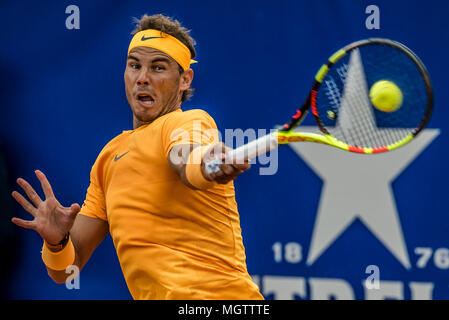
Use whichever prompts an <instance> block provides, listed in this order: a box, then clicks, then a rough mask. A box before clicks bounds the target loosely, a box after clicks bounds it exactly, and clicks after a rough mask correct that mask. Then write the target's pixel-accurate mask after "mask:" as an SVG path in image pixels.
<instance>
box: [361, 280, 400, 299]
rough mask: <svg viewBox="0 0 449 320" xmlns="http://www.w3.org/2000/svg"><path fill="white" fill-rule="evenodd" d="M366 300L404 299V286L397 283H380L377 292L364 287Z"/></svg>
mask: <svg viewBox="0 0 449 320" xmlns="http://www.w3.org/2000/svg"><path fill="white" fill-rule="evenodd" d="M365 299H366V300H385V299H390V300H391V299H395V300H402V299H404V284H403V283H402V282H399V281H380V285H379V289H378V290H371V289H368V288H366V287H365Z"/></svg>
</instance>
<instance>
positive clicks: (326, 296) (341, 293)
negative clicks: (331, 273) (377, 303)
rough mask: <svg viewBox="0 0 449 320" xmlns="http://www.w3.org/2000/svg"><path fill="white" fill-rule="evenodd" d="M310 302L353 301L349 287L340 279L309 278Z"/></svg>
mask: <svg viewBox="0 0 449 320" xmlns="http://www.w3.org/2000/svg"><path fill="white" fill-rule="evenodd" d="M309 284H310V299H311V300H354V299H355V297H354V291H353V290H352V287H351V285H350V284H349V283H348V282H347V281H345V280H342V279H323V278H321V279H319V278H310V279H309Z"/></svg>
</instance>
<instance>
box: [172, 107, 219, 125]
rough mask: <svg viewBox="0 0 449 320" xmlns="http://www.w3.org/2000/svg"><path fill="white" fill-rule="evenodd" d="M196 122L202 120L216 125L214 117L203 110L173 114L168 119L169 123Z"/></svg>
mask: <svg viewBox="0 0 449 320" xmlns="http://www.w3.org/2000/svg"><path fill="white" fill-rule="evenodd" d="M194 120H202V121H207V122H212V123H214V124H215V121H214V119H213V118H212V116H211V115H210V114H209V113H207V112H206V111H205V110H203V109H190V110H186V111H182V112H173V114H172V115H171V116H170V117H168V118H167V121H169V122H186V121H194Z"/></svg>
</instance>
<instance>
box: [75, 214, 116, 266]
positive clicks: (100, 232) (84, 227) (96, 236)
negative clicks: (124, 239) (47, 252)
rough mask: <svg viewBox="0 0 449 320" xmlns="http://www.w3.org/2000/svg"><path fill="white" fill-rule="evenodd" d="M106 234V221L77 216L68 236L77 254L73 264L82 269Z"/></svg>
mask: <svg viewBox="0 0 449 320" xmlns="http://www.w3.org/2000/svg"><path fill="white" fill-rule="evenodd" d="M108 232H109V224H108V222H107V221H105V220H102V219H98V218H91V217H88V216H86V215H83V214H78V216H77V217H76V219H75V222H74V224H73V226H72V229H71V230H70V235H71V238H72V242H73V245H74V246H75V249H76V253H77V256H76V260H75V264H76V265H77V266H78V267H80V269H81V268H83V266H84V265H85V264H86V262H87V261H88V260H89V258H90V256H91V255H92V253H93V252H94V250H95V249H96V248H97V247H98V245H99V244H100V243H101V242H102V241H103V240H104V238H105V237H106V235H107V234H108Z"/></svg>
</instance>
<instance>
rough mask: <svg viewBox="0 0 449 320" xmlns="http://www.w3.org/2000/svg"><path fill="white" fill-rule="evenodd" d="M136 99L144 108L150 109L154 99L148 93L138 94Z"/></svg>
mask: <svg viewBox="0 0 449 320" xmlns="http://www.w3.org/2000/svg"><path fill="white" fill-rule="evenodd" d="M136 98H137V100H138V101H139V102H140V103H141V104H143V105H144V106H148V107H151V106H152V105H153V104H154V98H153V97H152V96H151V95H149V94H148V93H139V94H138V95H137V96H136Z"/></svg>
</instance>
